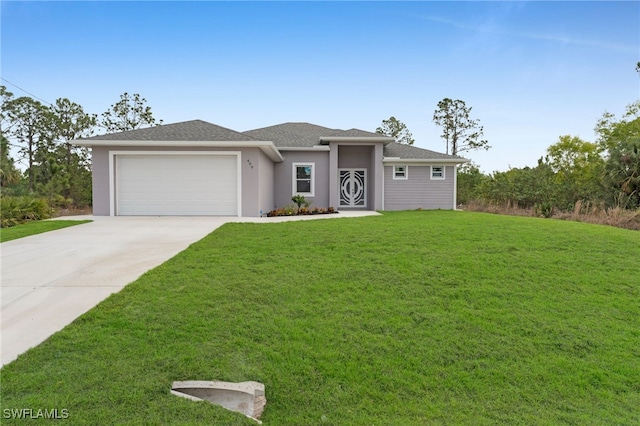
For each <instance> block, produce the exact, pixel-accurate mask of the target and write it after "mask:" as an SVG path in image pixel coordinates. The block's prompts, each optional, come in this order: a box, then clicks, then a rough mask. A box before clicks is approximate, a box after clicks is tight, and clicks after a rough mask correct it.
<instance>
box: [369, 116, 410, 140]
mask: <svg viewBox="0 0 640 426" xmlns="http://www.w3.org/2000/svg"><path fill="white" fill-rule="evenodd" d="M376 133H378V134H381V135H385V136H389V137H390V138H394V139H395V140H396V142H398V143H403V144H405V145H413V143H414V142H415V140H414V139H413V135H412V134H411V132H410V131H409V129H407V126H406V124H404V123H403V122H402V121H400V120H398V119H397V118H395V117H389V119H388V120H382V125H381V126H380V127H378V128H377V129H376Z"/></svg>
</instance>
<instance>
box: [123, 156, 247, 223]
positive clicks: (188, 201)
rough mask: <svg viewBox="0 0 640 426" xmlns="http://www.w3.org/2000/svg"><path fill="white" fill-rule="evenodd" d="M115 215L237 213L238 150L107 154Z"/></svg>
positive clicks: (233, 214) (216, 214)
mask: <svg viewBox="0 0 640 426" xmlns="http://www.w3.org/2000/svg"><path fill="white" fill-rule="evenodd" d="M111 158H112V162H113V163H114V164H113V167H112V168H111V170H112V171H113V173H114V175H115V176H113V180H112V182H114V193H113V194H112V195H113V197H114V202H113V203H112V206H113V207H114V209H115V211H114V212H113V213H114V214H115V215H117V216H238V215H239V205H240V174H239V167H240V166H239V158H240V154H239V153H234V152H226V153H225V152H218V153H216V152H200V153H194V152H189V151H187V152H166V153H153V154H151V153H133V152H112V157H111Z"/></svg>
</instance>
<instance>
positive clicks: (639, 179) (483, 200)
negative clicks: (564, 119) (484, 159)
mask: <svg viewBox="0 0 640 426" xmlns="http://www.w3.org/2000/svg"><path fill="white" fill-rule="evenodd" d="M595 134H596V136H597V137H596V141H595V142H587V141H584V140H582V139H580V138H578V137H573V136H561V137H560V138H559V140H558V142H556V143H555V144H553V145H551V146H550V147H549V148H547V152H546V155H545V156H543V157H542V158H540V159H539V160H538V164H537V166H535V167H524V168H512V169H510V170H508V171H505V172H494V173H491V174H484V173H482V172H481V171H480V170H479V168H478V167H477V166H476V165H474V164H467V165H464V166H463V167H461V168H460V170H459V174H458V203H459V204H461V205H462V206H464V208H469V209H477V210H489V211H491V210H495V211H499V209H512V210H513V209H516V210H517V209H520V210H527V211H529V212H531V213H532V214H535V215H540V216H545V217H551V216H559V217H562V216H563V214H564V213H570V214H571V215H589V214H590V215H592V216H594V215H595V216H598V215H600V216H607V214H609V215H610V214H611V213H614V211H615V212H617V214H620V210H623V211H626V212H627V213H631V215H629V214H626V215H625V217H626V218H629V217H632V220H631V221H632V222H636V223H637V222H640V210H639V209H640V101H636V102H634V103H632V104H631V105H629V106H627V108H626V111H625V113H624V115H623V116H622V117H621V118H619V119H618V118H616V117H615V116H614V115H613V114H610V113H605V114H604V115H603V116H602V118H601V119H600V120H599V121H598V122H597V123H596V125H595ZM633 218H635V219H637V220H635V219H633ZM638 226H639V227H640V223H638ZM631 227H635V226H631Z"/></svg>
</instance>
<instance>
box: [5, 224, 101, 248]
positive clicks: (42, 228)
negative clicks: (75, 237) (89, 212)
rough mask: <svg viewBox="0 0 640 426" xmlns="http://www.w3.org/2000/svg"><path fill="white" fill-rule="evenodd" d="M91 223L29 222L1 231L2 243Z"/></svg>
mask: <svg viewBox="0 0 640 426" xmlns="http://www.w3.org/2000/svg"><path fill="white" fill-rule="evenodd" d="M87 222H91V221H90V220H43V221H36V222H29V223H25V224H23V225H16V226H12V227H10V228H2V229H0V243H4V242H6V241H11V240H17V239H18V238H24V237H28V236H30V235H35V234H42V233H43V232H49V231H55V230H56V229H62V228H67V227H69V226H74V225H80V224H82V223H87Z"/></svg>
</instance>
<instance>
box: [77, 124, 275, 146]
mask: <svg viewBox="0 0 640 426" xmlns="http://www.w3.org/2000/svg"><path fill="white" fill-rule="evenodd" d="M86 139H87V140H114V141H225V142H226V141H259V140H264V139H256V138H254V137H251V136H250V135H247V134H245V133H240V132H236V131H235V130H231V129H227V128H226V127H222V126H218V125H216V124H212V123H208V122H206V121H202V120H191V121H183V122H181V123H174V124H163V125H160V126H154V127H147V128H145V129H136V130H130V131H127V132H120V133H110V134H107V135H98V136H93V137H90V138H86Z"/></svg>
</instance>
